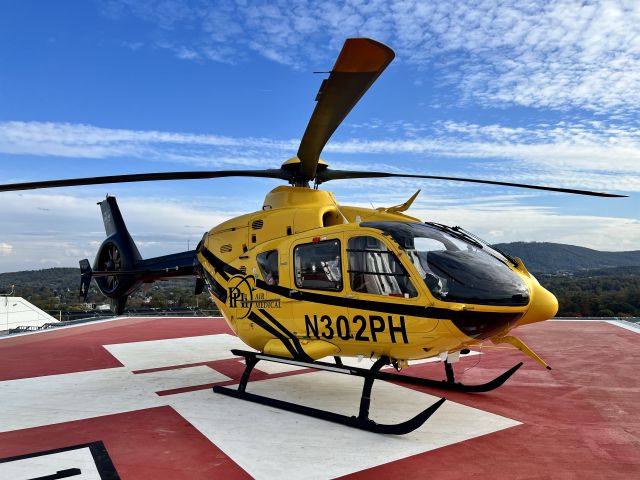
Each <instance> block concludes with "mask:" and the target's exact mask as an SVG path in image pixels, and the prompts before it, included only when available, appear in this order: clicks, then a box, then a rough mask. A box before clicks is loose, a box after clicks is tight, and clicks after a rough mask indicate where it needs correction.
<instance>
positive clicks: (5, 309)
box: [0, 297, 58, 331]
mask: <svg viewBox="0 0 640 480" xmlns="http://www.w3.org/2000/svg"><path fill="white" fill-rule="evenodd" d="M57 321H58V320H57V319H56V318H54V317H52V316H51V315H49V314H48V313H46V312H44V311H42V310H40V309H39V308H38V307H36V306H35V305H33V304H32V303H29V302H28V301H27V300H25V299H24V298H22V297H0V331H2V330H10V329H12V328H16V327H20V326H35V327H39V326H41V325H44V324H45V323H52V322H57Z"/></svg>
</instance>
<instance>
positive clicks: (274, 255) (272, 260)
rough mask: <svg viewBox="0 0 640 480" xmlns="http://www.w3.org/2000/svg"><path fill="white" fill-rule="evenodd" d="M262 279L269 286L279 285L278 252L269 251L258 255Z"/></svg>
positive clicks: (257, 259)
mask: <svg viewBox="0 0 640 480" xmlns="http://www.w3.org/2000/svg"><path fill="white" fill-rule="evenodd" d="M256 261H257V262H258V267H259V268H260V273H261V274H262V278H264V281H265V283H266V284H267V285H278V280H279V277H278V250H269V251H268V252H262V253H259V254H258V255H256Z"/></svg>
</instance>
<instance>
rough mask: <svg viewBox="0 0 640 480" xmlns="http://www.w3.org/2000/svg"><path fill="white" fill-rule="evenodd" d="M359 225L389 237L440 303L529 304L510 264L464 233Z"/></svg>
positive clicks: (421, 226)
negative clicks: (403, 252) (404, 253)
mask: <svg viewBox="0 0 640 480" xmlns="http://www.w3.org/2000/svg"><path fill="white" fill-rule="evenodd" d="M360 225H361V226H362V227H371V228H376V229H379V230H382V231H383V232H384V233H385V234H387V235H389V236H391V237H392V238H393V239H394V240H395V241H396V243H398V245H400V247H401V248H402V249H403V250H404V251H405V252H406V254H407V256H408V258H409V259H410V260H411V262H412V263H413V265H414V266H415V268H416V269H417V270H418V273H419V274H420V276H421V277H422V279H423V281H424V282H425V284H426V285H427V287H428V288H429V290H430V291H431V293H432V294H433V296H435V297H436V298H438V299H440V300H443V301H446V302H462V303H475V304H480V305H506V306H522V305H527V304H528V303H529V290H528V288H527V285H526V284H525V282H524V281H523V280H522V278H521V277H520V276H519V275H518V274H517V273H515V272H514V271H513V270H511V268H509V266H508V265H507V264H508V262H509V259H508V258H506V256H504V255H502V254H500V253H499V252H497V251H495V250H493V249H491V247H489V246H488V245H487V244H485V243H483V242H482V241H480V240H479V239H477V238H475V237H472V236H470V235H469V234H467V233H466V232H464V231H459V230H456V229H453V228H450V227H446V226H444V225H438V224H422V223H417V222H416V223H413V222H411V223H409V222H407V223H405V222H363V223H361V224H360Z"/></svg>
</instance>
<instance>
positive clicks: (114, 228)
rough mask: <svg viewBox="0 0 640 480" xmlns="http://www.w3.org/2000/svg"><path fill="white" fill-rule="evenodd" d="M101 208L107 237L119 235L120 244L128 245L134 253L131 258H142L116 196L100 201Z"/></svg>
mask: <svg viewBox="0 0 640 480" xmlns="http://www.w3.org/2000/svg"><path fill="white" fill-rule="evenodd" d="M98 205H100V210H101V211H102V221H103V222H104V231H105V233H106V234H107V238H110V237H114V236H115V237H118V240H119V241H120V242H119V243H120V245H121V246H122V247H125V246H128V247H129V249H130V253H131V255H132V258H131V260H133V261H134V262H135V261H139V260H141V259H142V257H141V255H140V252H139V251H138V247H137V246H136V244H135V242H134V241H133V238H131V235H130V234H129V230H127V226H126V225H125V223H124V219H123V218H122V213H120V208H119V207H118V202H116V197H110V196H107V198H105V199H104V200H103V201H102V202H99V203H98Z"/></svg>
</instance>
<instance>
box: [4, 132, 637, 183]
mask: <svg viewBox="0 0 640 480" xmlns="http://www.w3.org/2000/svg"><path fill="white" fill-rule="evenodd" d="M352 127H358V128H359V129H363V128H372V129H374V130H375V134H376V136H377V137H381V138H382V139H380V140H344V141H337V142H330V143H329V144H328V145H327V147H326V149H325V152H326V155H325V158H327V157H332V156H333V157H334V159H335V161H333V160H332V161H331V164H332V166H333V167H334V168H344V169H359V170H362V169H364V170H374V169H375V170H383V171H390V172H394V173H402V172H404V173H427V174H429V173H432V174H436V173H435V172H434V171H433V165H439V164H440V163H441V159H442V158H447V159H452V160H454V161H448V162H447V168H446V171H444V172H443V171H442V168H440V169H439V170H438V173H437V174H440V175H446V176H456V177H473V176H479V177H480V178H491V179H495V180H501V181H514V182H522V183H542V184H550V185H556V186H563V187H567V188H591V189H605V190H609V189H612V188H613V189H614V190H621V191H629V192H632V191H640V174H639V173H638V172H639V171H638V167H637V166H638V164H640V129H637V128H632V127H628V126H624V125H615V124H610V123H604V122H579V123H574V124H568V123H558V124H554V125H548V124H547V125H533V126H531V127H528V128H524V127H519V128H512V127H506V126H502V125H477V124H471V123H460V122H453V121H445V122H437V123H435V124H433V125H415V124H412V123H410V122H391V127H390V128H389V129H387V127H386V126H385V125H384V124H382V122H377V121H373V122H371V123H370V124H366V125H365V124H362V125H357V126H354V125H352ZM407 132H408V135H407ZM416 132H419V135H418V134H417V133H416ZM389 134H391V135H393V137H392V138H386V139H385V138H384V136H385V135H386V136H388V135H389ZM297 146H298V143H297V141H296V140H273V139H268V138H253V137H229V136H219V135H211V134H210V135H204V134H190V133H176V132H161V131H143V130H124V129H110V128H100V127H95V126H91V125H83V124H69V123H50V122H49V123H43V122H0V153H5V154H13V155H16V154H24V155H27V154H28V155H42V156H63V157H75V158H115V157H119V158H137V159H146V160H156V161H158V160H161V161H165V162H174V163H186V164H191V165H196V166H204V167H210V168H223V169H224V168H238V167H239V168H246V167H260V168H263V167H278V166H279V165H280V164H281V163H282V162H283V161H284V160H285V159H287V158H288V157H290V156H292V155H293V154H294V152H295V151H296V149H297ZM332 154H333V155H332ZM364 155H367V156H369V157H371V156H372V155H378V156H382V155H384V156H387V157H392V156H393V157H397V156H399V155H404V156H405V157H404V159H403V161H402V162H397V164H396V165H388V164H385V161H384V159H383V160H382V161H376V160H377V158H368V159H367V160H366V161H365V160H363V159H362V156H364ZM348 157H350V158H354V157H355V158H354V159H353V160H351V159H350V158H348ZM378 158H379V157H378ZM456 159H457V160H456ZM398 165H403V168H398ZM613 176H616V178H613Z"/></svg>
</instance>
